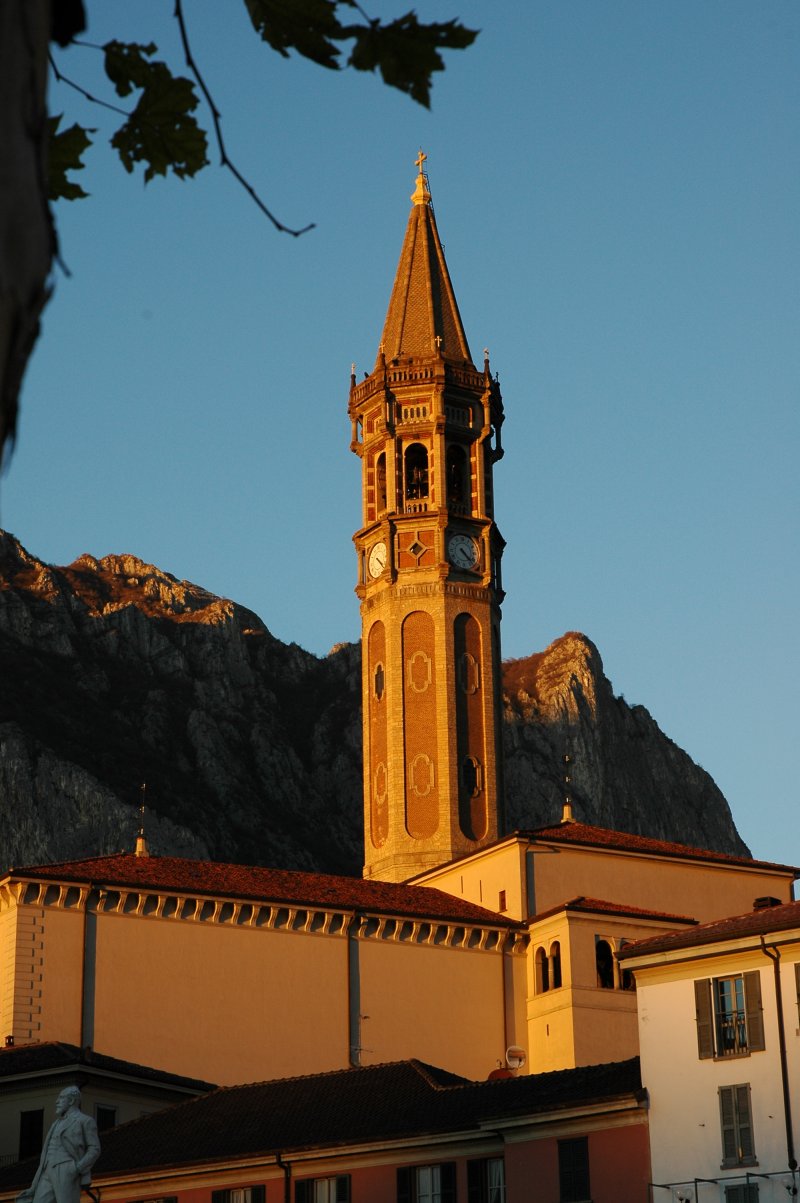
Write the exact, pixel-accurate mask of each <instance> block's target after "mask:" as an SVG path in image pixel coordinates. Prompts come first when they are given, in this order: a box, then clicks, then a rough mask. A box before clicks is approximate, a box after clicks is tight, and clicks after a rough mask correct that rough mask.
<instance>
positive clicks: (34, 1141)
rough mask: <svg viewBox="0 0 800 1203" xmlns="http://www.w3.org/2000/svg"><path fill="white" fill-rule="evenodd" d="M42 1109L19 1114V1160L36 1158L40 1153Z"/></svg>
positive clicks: (42, 1121)
mask: <svg viewBox="0 0 800 1203" xmlns="http://www.w3.org/2000/svg"><path fill="white" fill-rule="evenodd" d="M43 1134H44V1108H42V1107H39V1108H38V1109H37V1110H36V1111H20V1113H19V1159H20V1161H24V1160H25V1158H26V1157H37V1156H38V1155H39V1153H41V1151H42V1136H43Z"/></svg>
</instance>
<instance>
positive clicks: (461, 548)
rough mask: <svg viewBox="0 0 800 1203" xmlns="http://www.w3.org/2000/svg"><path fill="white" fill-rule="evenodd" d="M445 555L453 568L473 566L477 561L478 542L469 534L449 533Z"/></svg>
mask: <svg viewBox="0 0 800 1203" xmlns="http://www.w3.org/2000/svg"><path fill="white" fill-rule="evenodd" d="M447 555H448V557H449V559H450V563H451V564H452V565H453V567H454V568H474V567H475V565H476V564H477V563H478V544H477V543H476V542H475V540H474V539H473V538H472V536H471V535H451V536H450V539H449V541H448V544H447Z"/></svg>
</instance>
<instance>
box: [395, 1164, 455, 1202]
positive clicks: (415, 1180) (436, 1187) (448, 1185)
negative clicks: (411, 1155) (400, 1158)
mask: <svg viewBox="0 0 800 1203" xmlns="http://www.w3.org/2000/svg"><path fill="white" fill-rule="evenodd" d="M397 1203H456V1163H455V1162H454V1161H444V1162H442V1163H441V1165H414V1166H411V1165H404V1166H400V1168H399V1169H398V1171H397Z"/></svg>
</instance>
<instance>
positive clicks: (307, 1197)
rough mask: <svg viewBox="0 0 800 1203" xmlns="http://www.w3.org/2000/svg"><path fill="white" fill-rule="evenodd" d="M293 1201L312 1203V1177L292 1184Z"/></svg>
mask: <svg viewBox="0 0 800 1203" xmlns="http://www.w3.org/2000/svg"><path fill="white" fill-rule="evenodd" d="M294 1203H314V1179H313V1178H305V1179H303V1181H302V1182H295V1184H294Z"/></svg>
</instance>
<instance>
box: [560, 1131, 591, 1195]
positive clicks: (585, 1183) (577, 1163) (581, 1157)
mask: <svg viewBox="0 0 800 1203" xmlns="http://www.w3.org/2000/svg"><path fill="white" fill-rule="evenodd" d="M558 1186H559V1196H558V1197H559V1200H560V1203H584V1201H585V1200H588V1199H590V1198H591V1190H590V1187H589V1137H588V1136H577V1137H575V1138H574V1139H572V1140H560V1141H559V1142H558Z"/></svg>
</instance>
